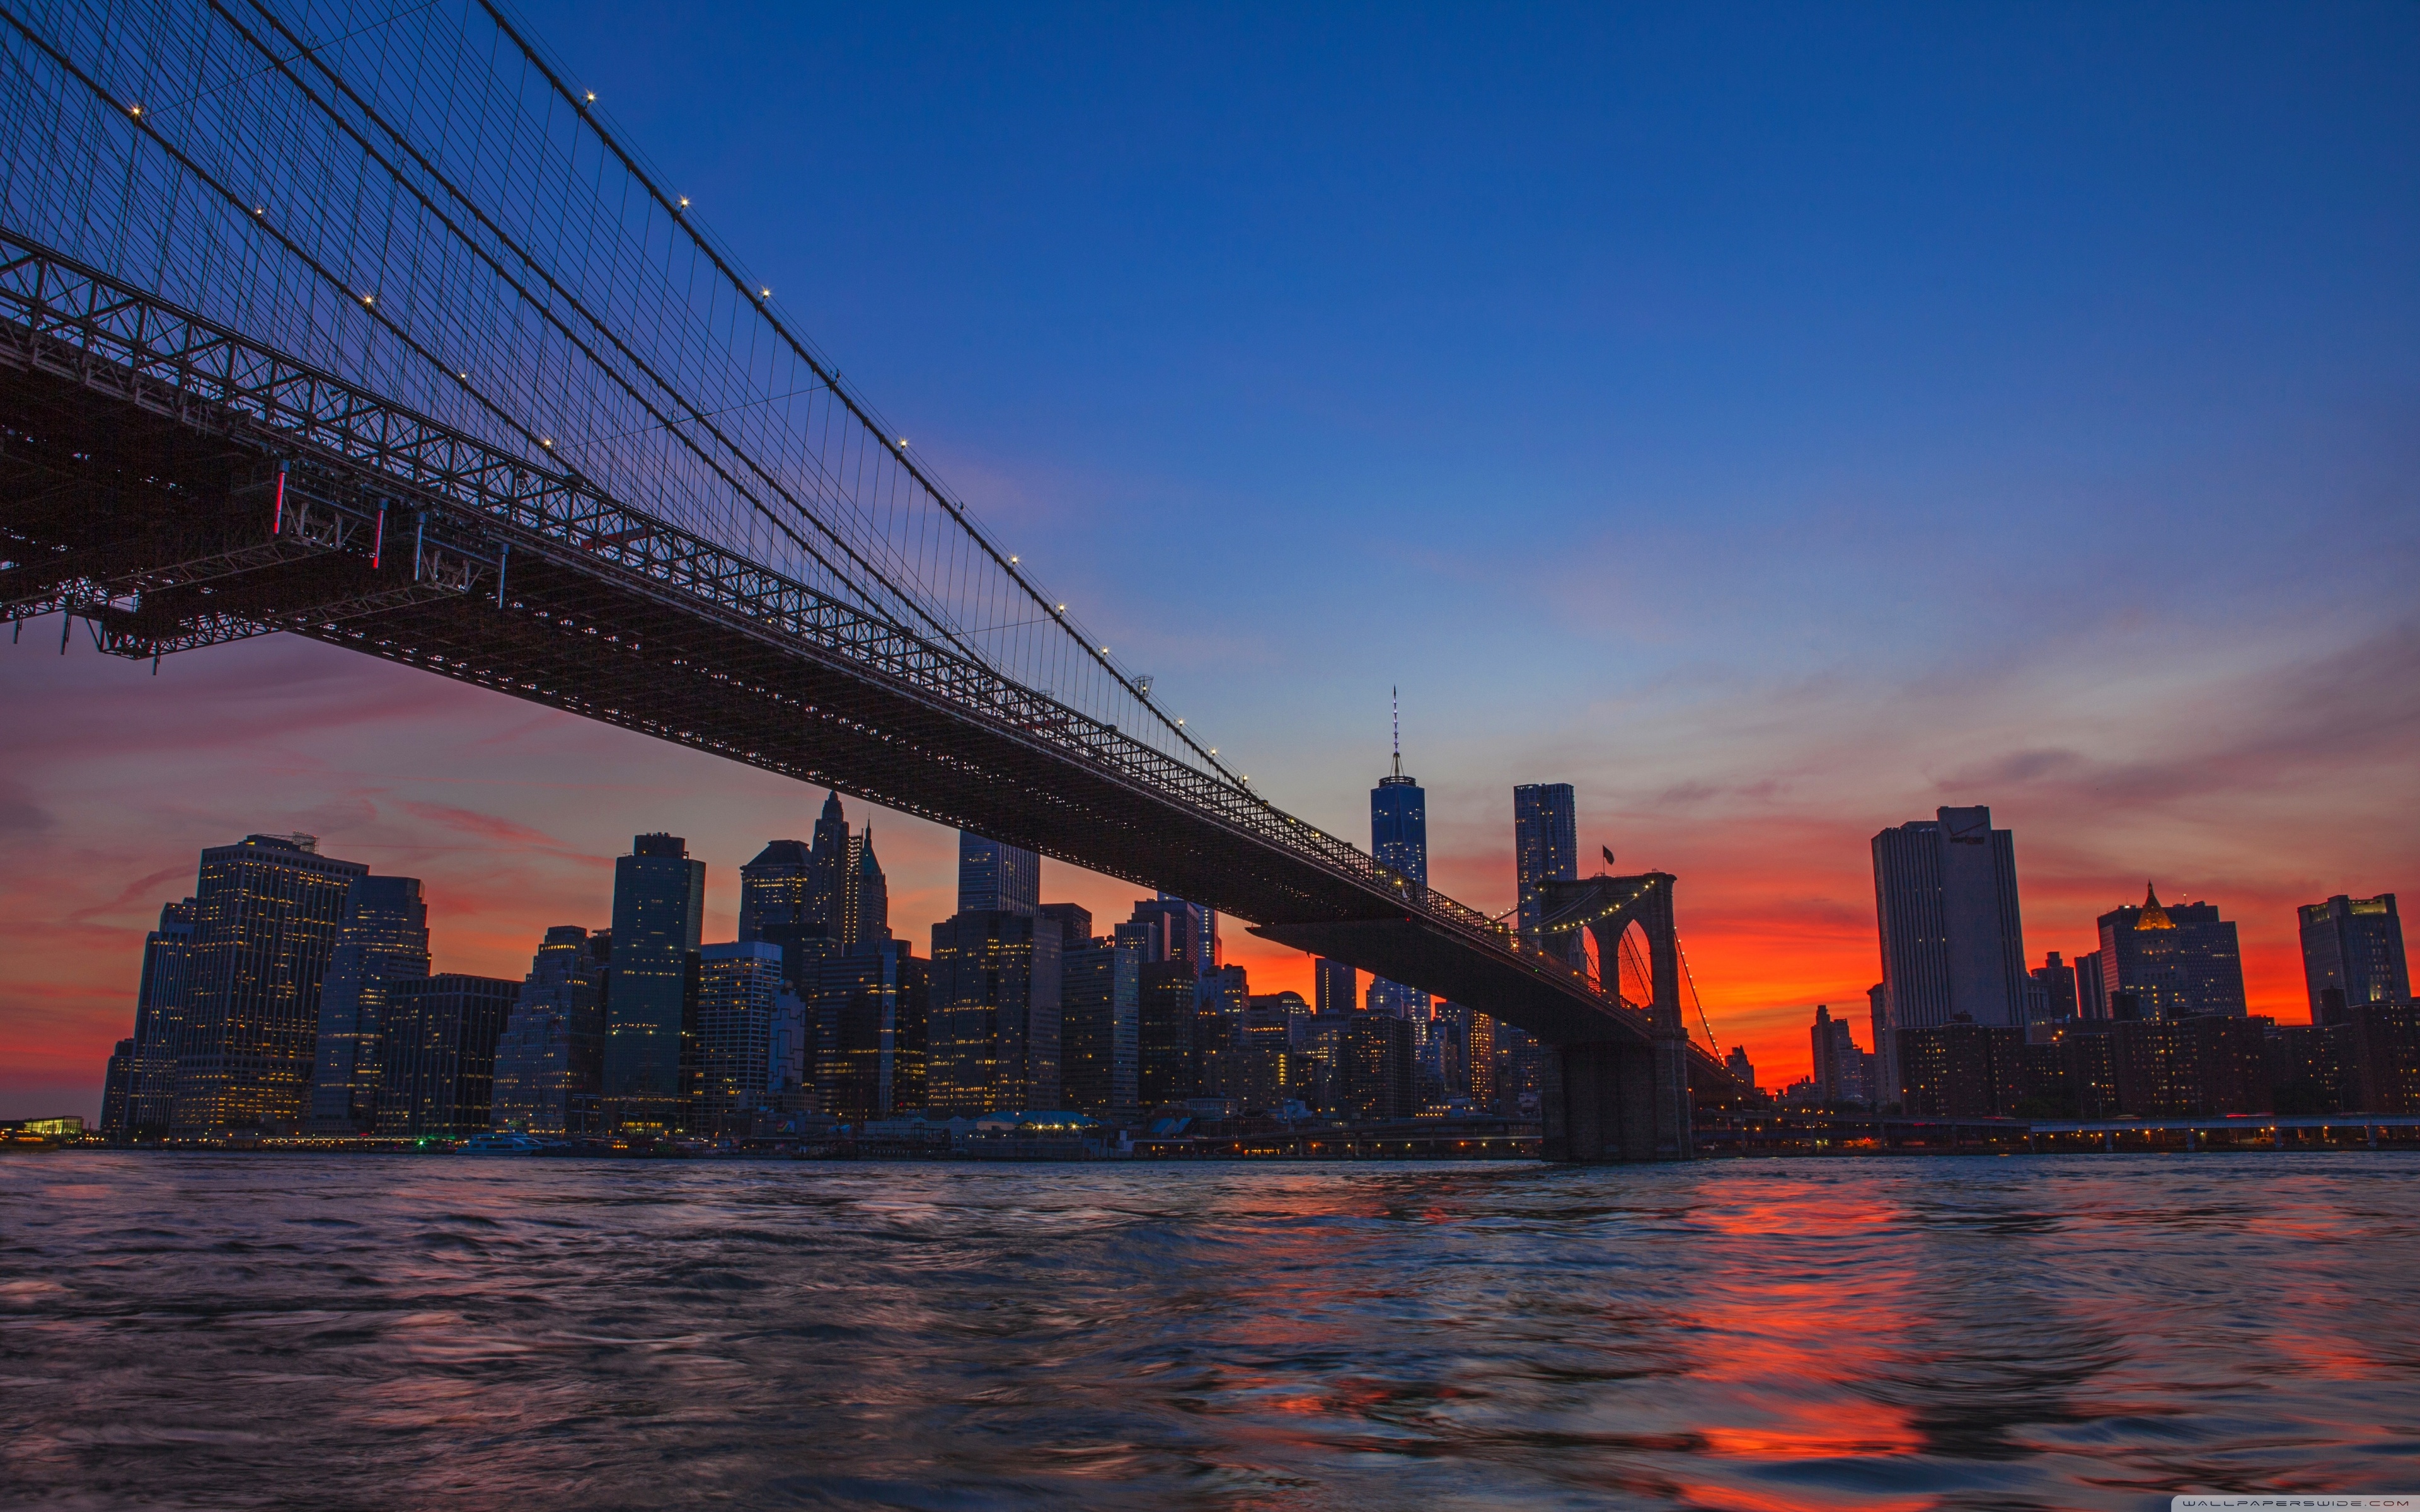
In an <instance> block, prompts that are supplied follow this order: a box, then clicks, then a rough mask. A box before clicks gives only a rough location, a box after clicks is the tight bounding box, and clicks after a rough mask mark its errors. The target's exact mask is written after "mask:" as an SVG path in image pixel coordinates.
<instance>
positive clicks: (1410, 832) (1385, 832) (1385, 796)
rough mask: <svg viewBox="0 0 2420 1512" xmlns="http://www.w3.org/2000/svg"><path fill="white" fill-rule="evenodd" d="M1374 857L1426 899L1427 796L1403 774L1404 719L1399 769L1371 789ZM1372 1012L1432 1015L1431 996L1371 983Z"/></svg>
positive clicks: (1398, 730)
mask: <svg viewBox="0 0 2420 1512" xmlns="http://www.w3.org/2000/svg"><path fill="white" fill-rule="evenodd" d="M1370 854H1371V855H1372V856H1374V857H1375V858H1376V859H1377V862H1378V864H1379V865H1380V866H1381V867H1383V868H1385V869H1386V870H1387V871H1388V872H1393V873H1395V875H1396V876H1397V877H1398V878H1400V879H1401V880H1402V884H1403V887H1404V893H1405V896H1406V897H1407V898H1414V899H1417V898H1420V897H1423V896H1425V895H1426V893H1427V891H1428V886H1429V818H1428V795H1427V794H1425V793H1423V792H1422V791H1421V790H1420V785H1419V782H1417V781H1415V780H1414V779H1411V778H1408V777H1405V776H1404V736H1403V723H1402V719H1401V717H1400V716H1399V717H1397V720H1396V725H1395V757H1394V769H1393V771H1391V772H1390V773H1388V775H1387V776H1385V777H1382V778H1380V779H1378V785H1377V786H1376V787H1374V788H1372V789H1371V790H1370ZM1369 1004H1370V1011H1372V1012H1373V1013H1387V1014H1390V1015H1392V1016H1393V1017H1395V1018H1399V1019H1423V1020H1425V1019H1426V1018H1427V1017H1428V1016H1429V995H1428V994H1426V993H1424V992H1419V991H1417V990H1415V989H1413V988H1410V987H1405V986H1404V985H1403V984H1402V983H1400V982H1392V981H1388V980H1387V979H1385V978H1384V977H1375V978H1373V979H1371V982H1370V996H1369Z"/></svg>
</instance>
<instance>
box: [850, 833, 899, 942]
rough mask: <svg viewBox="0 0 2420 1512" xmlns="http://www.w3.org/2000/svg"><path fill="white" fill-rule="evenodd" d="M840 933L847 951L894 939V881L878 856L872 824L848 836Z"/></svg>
mask: <svg viewBox="0 0 2420 1512" xmlns="http://www.w3.org/2000/svg"><path fill="white" fill-rule="evenodd" d="M839 936H840V945H841V949H844V950H853V949H857V948H858V947H859V946H861V945H872V944H874V943H875V942H876V941H878V940H887V939H889V938H891V884H890V881H889V880H888V879H887V878H885V877H884V876H883V874H882V863H881V862H880V861H877V860H876V859H875V857H874V826H873V825H866V826H865V828H864V829H863V830H861V831H860V832H859V833H857V834H854V835H851V836H850V837H849V838H848V860H847V863H846V864H845V866H844V867H843V869H842V872H841V889H840V930H839Z"/></svg>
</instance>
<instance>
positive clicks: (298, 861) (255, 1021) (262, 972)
mask: <svg viewBox="0 0 2420 1512" xmlns="http://www.w3.org/2000/svg"><path fill="white" fill-rule="evenodd" d="M368 873H369V868H368V867H366V866H364V865H362V864H361V863H360V862H358V861H340V860H337V859H335V858H334V857H333V856H321V855H320V854H319V852H318V841H317V840H316V839H315V838H313V837H311V836H308V835H294V836H287V835H247V836H245V837H244V839H243V840H242V841H240V842H239V843H237V844H234V845H214V846H212V847H210V848H209V849H208V850H206V851H204V852H202V867H201V877H200V881H199V884H198V885H197V886H196V887H194V942H193V951H192V958H191V961H190V963H189V966H188V970H189V976H188V978H187V991H186V995H185V1004H184V1022H183V1024H182V1025H181V1026H179V1031H178V1047H177V1069H176V1087H175V1090H174V1092H173V1094H172V1097H171V1110H170V1115H169V1122H170V1126H171V1128H172V1130H173V1131H174V1132H175V1133H177V1134H182V1135H193V1136H204V1137H207V1136H209V1135H214V1134H221V1133H224V1132H225V1131H228V1130H258V1131H280V1130H292V1129H295V1128H297V1127H299V1126H300V1125H301V1123H302V1119H303V1115H304V1114H305V1113H306V1112H307V1111H308V1109H309V1096H310V1086H311V1073H312V1067H313V1060H314V1052H315V1050H316V1048H317V1044H318V1033H319V987H320V983H321V982H322V981H323V980H325V978H326V977H327V974H328V963H329V961H330V960H331V958H332V957H334V954H335V949H336V945H337V943H338V941H339V939H340V938H341V937H342V935H343V933H344V927H345V918H346V912H347V903H348V901H349V898H350V896H351V892H352V885H353V879H354V878H356V877H361V876H366V875H367V874H368Z"/></svg>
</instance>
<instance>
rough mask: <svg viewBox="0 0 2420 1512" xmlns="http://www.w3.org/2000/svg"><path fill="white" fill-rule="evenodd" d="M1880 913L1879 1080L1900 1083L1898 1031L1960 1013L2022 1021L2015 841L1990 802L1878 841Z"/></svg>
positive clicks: (1972, 1018) (1938, 814) (1991, 1021)
mask: <svg viewBox="0 0 2420 1512" xmlns="http://www.w3.org/2000/svg"><path fill="white" fill-rule="evenodd" d="M1873 862H1874V915H1875V922H1876V924H1877V926H1878V932H1879V934H1880V936H1881V942H1882V965H1883V980H1882V995H1881V999H1880V1003H1881V1012H1880V1015H1879V1018H1878V1022H1877V1023H1876V1025H1875V1026H1874V1039H1875V1041H1876V1050H1877V1052H1878V1053H1879V1054H1880V1055H1881V1056H1882V1057H1883V1066H1882V1079H1883V1081H1884V1082H1885V1084H1887V1085H1889V1086H1894V1087H1896V1086H1900V1085H1901V1084H1902V1083H1903V1082H1904V1081H1905V1078H1906V1076H1907V1074H1908V1073H1907V1071H1906V1068H1905V1067H1904V1066H1903V1065H1902V1064H1901V1063H1900V1061H1899V1059H1898V1058H1897V1056H1896V1049H1895V1046H1894V1044H1893V1040H1894V1037H1895V1036H1896V1035H1897V1034H1899V1033H1900V1032H1901V1031H1904V1030H1907V1029H1919V1028H1930V1027H1932V1026H1936V1025H1942V1024H1947V1023H1949V1022H1951V1021H1952V1020H1953V1019H1955V1018H1957V1017H1958V1016H1959V1015H1961V1014H1963V1015H1964V1016H1965V1017H1966V1019H1967V1020H1968V1021H1969V1022H1972V1023H1975V1024H1982V1025H2011V1024H2013V1025H2023V1024H2024V1020H2025V988H2026V985H2027V979H2026V976H2025V946H2024V922H2023V919H2022V917H2021V912H2020V910H2019V908H2018V904H2017V860H2016V842H2015V838H2014V837H2013V836H2012V835H2011V834H2010V832H2009V831H2008V830H2005V829H1994V828H1993V827H1992V810H1990V809H1988V808H1981V807H1977V808H1968V809H1950V808H1944V809H1940V810H1935V813H1934V816H1933V817H1932V818H1931V819H1919V820H1914V821H1911V822H1910V823H1907V824H1904V825H1899V826H1898V827H1897V828H1893V829H1885V830H1884V831H1882V832H1881V833H1880V834H1878V835H1876V836H1875V837H1874V839H1873Z"/></svg>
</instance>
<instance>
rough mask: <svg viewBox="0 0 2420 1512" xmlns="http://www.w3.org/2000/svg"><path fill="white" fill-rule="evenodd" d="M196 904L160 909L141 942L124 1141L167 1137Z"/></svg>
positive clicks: (189, 977)
mask: <svg viewBox="0 0 2420 1512" xmlns="http://www.w3.org/2000/svg"><path fill="white" fill-rule="evenodd" d="M194 908H195V905H194V900H193V899H191V898H188V899H186V900H185V901H184V902H182V903H164V904H163V905H162V906H161V909H160V927H159V928H158V929H155V930H153V931H152V932H151V933H149V934H147V935H145V936H144V939H143V978H142V982H141V985H140V986H139V987H137V989H136V991H135V995H134V1036H133V1038H134V1056H133V1059H132V1062H131V1063H130V1064H129V1066H128V1068H127V1077H126V1137H127V1138H129V1139H157V1138H159V1137H160V1136H161V1135H163V1134H166V1133H167V1132H168V1124H169V1116H170V1114H171V1112H172V1111H173V1106H174V1101H175V1098H176V1093H177V1046H178V1039H179V1037H180V1036H181V1035H182V1034H183V1033H184V1027H185V1001H186V995H187V994H188V993H189V992H190V991H191V989H192V973H193V962H194Z"/></svg>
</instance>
